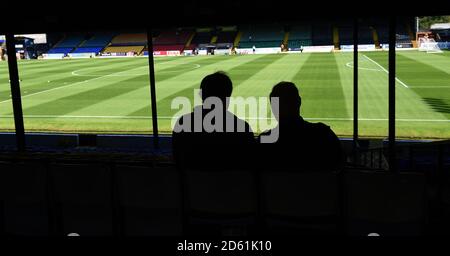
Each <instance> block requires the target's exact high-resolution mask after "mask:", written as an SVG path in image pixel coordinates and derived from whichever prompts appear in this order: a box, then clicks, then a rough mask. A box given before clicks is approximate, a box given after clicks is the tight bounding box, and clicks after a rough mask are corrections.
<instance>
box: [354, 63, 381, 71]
mask: <svg viewBox="0 0 450 256" xmlns="http://www.w3.org/2000/svg"><path fill="white" fill-rule="evenodd" d="M352 63H353V61H350V62H347V63H346V64H345V66H347V67H349V68H353V67H354V65H352ZM358 69H362V70H370V71H377V72H382V71H383V70H381V69H374V68H365V67H358Z"/></svg>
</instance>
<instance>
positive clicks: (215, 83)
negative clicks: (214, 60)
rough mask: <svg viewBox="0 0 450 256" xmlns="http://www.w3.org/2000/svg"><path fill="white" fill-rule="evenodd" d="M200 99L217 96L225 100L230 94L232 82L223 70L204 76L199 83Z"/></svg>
mask: <svg viewBox="0 0 450 256" xmlns="http://www.w3.org/2000/svg"><path fill="white" fill-rule="evenodd" d="M200 90H201V92H202V95H201V96H202V100H203V101H205V99H207V98H208V97H217V98H219V99H221V100H222V102H226V98H228V97H230V96H231V92H232V91H233V83H232V82H231V79H230V78H229V77H228V75H227V74H226V73H225V72H222V71H218V72H215V73H213V74H210V75H207V76H205V78H203V80H202V82H201V84H200Z"/></svg>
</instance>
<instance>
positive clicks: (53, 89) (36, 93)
mask: <svg viewBox="0 0 450 256" xmlns="http://www.w3.org/2000/svg"><path fill="white" fill-rule="evenodd" d="M133 69H136V68H132V69H129V70H125V71H120V72H116V73H113V74H117V73H123V72H127V71H130V70H133ZM104 77H108V76H107V75H106V76H99V77H96V78H91V79H88V80H84V81H79V82H76V83H73V84H68V85H63V86H59V87H55V88H52V89H48V90H44V91H40V92H35V93H31V94H28V95H25V96H22V99H23V98H26V97H30V96H34V95H38V94H42V93H46V92H51V91H55V90H59V89H63V88H67V87H71V86H74V85H78V84H82V83H85V82H90V81H94V80H98V79H101V78H104ZM9 101H11V99H9V100H4V101H0V104H2V103H5V102H9Z"/></svg>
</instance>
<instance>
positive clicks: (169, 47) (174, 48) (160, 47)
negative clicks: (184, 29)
mask: <svg viewBox="0 0 450 256" xmlns="http://www.w3.org/2000/svg"><path fill="white" fill-rule="evenodd" d="M183 49H184V45H182V44H178V45H155V46H153V51H180V52H181V51H183Z"/></svg>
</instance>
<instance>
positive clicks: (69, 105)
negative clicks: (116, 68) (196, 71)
mask: <svg viewBox="0 0 450 256" xmlns="http://www.w3.org/2000/svg"><path fill="white" fill-rule="evenodd" d="M207 62H209V59H208V58H206V59H202V60H201V61H198V63H201V64H204V65H205V64H207ZM173 68H174V67H169V66H168V67H166V68H165V69H164V70H169V71H170V70H172V69H173ZM136 69H139V67H138V68H136ZM160 72H161V73H163V71H160ZM171 74H172V76H173V75H174V74H173V73H171ZM126 78H127V79H123V77H120V76H119V77H107V78H105V79H106V80H109V82H108V83H103V84H102V86H97V87H96V88H93V89H90V90H84V91H79V92H77V93H74V94H70V95H69V96H63V95H61V97H58V98H57V99H56V100H52V101H49V102H46V103H43V104H39V105H37V106H33V107H30V108H26V109H25V110H24V113H27V114H30V115H32V114H38V113H41V114H46V113H47V114H53V115H65V114H68V113H84V114H85V113H87V114H88V115H90V114H93V113H91V112H92V111H89V108H91V106H98V105H102V103H103V101H108V100H110V99H112V98H116V97H121V96H123V95H125V94H129V93H132V92H133V91H135V90H139V89H142V91H143V92H145V94H143V93H139V94H138V98H135V99H134V100H133V99H132V100H130V99H129V98H126V97H123V99H124V100H122V99H121V100H119V101H116V102H114V103H115V104H107V106H103V107H99V108H97V109H95V108H94V111H96V112H98V110H100V114H108V113H115V111H114V108H119V109H120V110H122V111H123V110H124V109H125V111H129V109H130V107H132V106H134V104H136V103H137V102H139V98H140V99H142V100H143V101H145V100H147V101H148V99H149V97H148V93H149V77H148V74H145V75H135V76H131V78H130V76H128V77H126ZM105 79H103V80H105ZM117 80H119V81H117ZM98 81H99V80H96V81H95V82H96V83H98ZM88 86H89V83H88ZM71 90H72V89H71ZM63 91H64V90H63ZM130 102H133V103H134V104H133V105H130ZM86 109H87V110H86ZM119 114H120V113H119Z"/></svg>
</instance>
